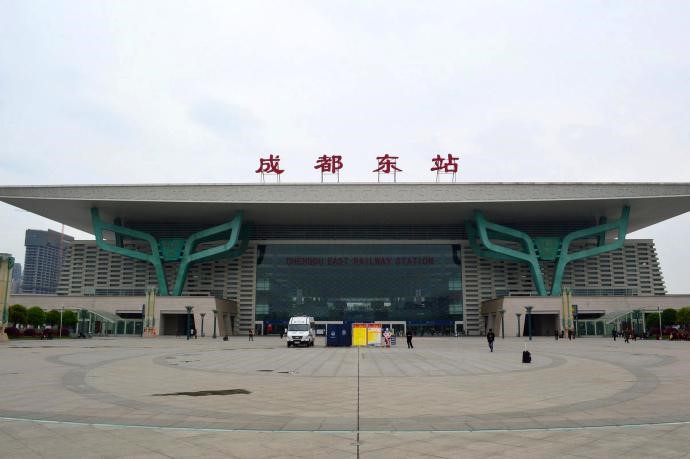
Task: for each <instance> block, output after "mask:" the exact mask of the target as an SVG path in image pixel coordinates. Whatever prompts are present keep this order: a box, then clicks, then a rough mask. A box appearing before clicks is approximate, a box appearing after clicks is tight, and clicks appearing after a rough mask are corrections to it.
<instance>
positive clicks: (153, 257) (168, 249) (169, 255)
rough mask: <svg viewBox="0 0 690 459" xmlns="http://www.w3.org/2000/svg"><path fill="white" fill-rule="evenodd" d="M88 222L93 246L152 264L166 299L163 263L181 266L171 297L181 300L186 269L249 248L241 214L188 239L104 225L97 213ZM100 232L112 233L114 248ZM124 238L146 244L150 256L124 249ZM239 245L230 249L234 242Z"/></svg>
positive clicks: (233, 256) (159, 287)
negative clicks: (203, 246)
mask: <svg viewBox="0 0 690 459" xmlns="http://www.w3.org/2000/svg"><path fill="white" fill-rule="evenodd" d="M91 221H92V223H93V231H94V235H95V236H96V245H97V246H98V247H99V248H100V249H102V250H105V251H108V252H113V253H116V254H118V255H122V256H124V257H130V258H134V259H137V260H141V261H145V262H147V263H151V264H152V265H153V267H154V269H155V271H156V278H157V279H158V291H159V292H160V294H161V295H163V296H167V295H169V294H170V293H169V290H168V284H167V282H166V280H165V269H164V267H163V262H175V261H179V262H180V267H179V270H178V271H177V278H176V279H175V285H174V287H173V291H172V295H173V296H180V295H181V294H182V289H183V288H184V284H185V281H186V279H187V273H188V271H189V266H190V265H192V264H194V263H199V262H203V261H211V260H218V259H222V258H228V259H230V258H235V257H238V256H240V255H242V253H243V252H244V251H245V250H246V248H247V246H248V245H249V237H250V234H249V229H248V228H243V226H242V212H238V213H237V214H235V217H234V218H233V219H232V220H231V221H229V222H227V223H223V224H222V225H218V226H214V227H212V228H207V229H205V230H202V231H199V232H198V233H194V234H192V235H191V236H189V238H187V239H186V240H185V239H179V238H161V239H160V240H157V239H156V238H155V237H153V236H152V235H150V234H148V233H145V232H143V231H138V230H134V229H131V228H126V227H124V226H121V225H118V224H111V223H105V222H104V221H103V220H101V218H100V216H99V213H98V209H97V208H95V207H94V208H92V209H91ZM103 231H111V232H113V233H114V234H115V239H116V244H115V245H113V244H110V243H108V242H106V241H105V239H104V238H103ZM123 237H127V238H129V239H136V240H140V241H144V242H147V243H148V244H149V246H150V248H151V253H150V254H149V253H144V252H139V251H137V250H134V249H129V248H126V247H124V246H123V244H122V240H123ZM224 238H227V241H225V242H224V243H223V244H221V245H218V246H216V247H210V248H207V249H204V250H200V251H198V252H197V251H195V250H196V249H197V247H198V246H199V244H201V243H203V242H208V241H216V240H220V239H224ZM238 240H239V241H240V245H239V246H238V247H237V248H233V247H234V246H235V244H237V241H238Z"/></svg>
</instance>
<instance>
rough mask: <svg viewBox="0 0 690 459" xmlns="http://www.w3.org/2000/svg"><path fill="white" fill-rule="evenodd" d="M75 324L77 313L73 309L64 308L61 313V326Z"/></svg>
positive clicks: (72, 325)
mask: <svg viewBox="0 0 690 459" xmlns="http://www.w3.org/2000/svg"><path fill="white" fill-rule="evenodd" d="M75 325H77V314H76V313H75V312H74V311H70V310H69V309H65V312H63V313H62V326H63V327H74V326H75Z"/></svg>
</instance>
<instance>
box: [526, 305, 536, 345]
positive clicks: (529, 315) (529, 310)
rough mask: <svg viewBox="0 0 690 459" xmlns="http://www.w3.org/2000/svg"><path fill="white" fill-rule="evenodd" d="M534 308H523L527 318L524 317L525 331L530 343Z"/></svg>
mask: <svg viewBox="0 0 690 459" xmlns="http://www.w3.org/2000/svg"><path fill="white" fill-rule="evenodd" d="M533 307H534V306H525V310H526V311H527V317H525V320H526V321H527V331H528V333H529V340H530V341H532V308H533Z"/></svg>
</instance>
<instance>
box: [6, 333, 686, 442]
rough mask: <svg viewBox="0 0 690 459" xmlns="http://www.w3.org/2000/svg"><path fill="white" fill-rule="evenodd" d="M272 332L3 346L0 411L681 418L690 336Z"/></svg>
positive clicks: (388, 421)
mask: <svg viewBox="0 0 690 459" xmlns="http://www.w3.org/2000/svg"><path fill="white" fill-rule="evenodd" d="M284 343H285V342H284V341H281V340H280V339H279V338H277V337H257V338H256V340H255V341H253V342H247V341H246V340H245V339H241V338H239V337H236V338H232V339H230V341H228V342H223V341H221V340H212V339H210V338H206V339H203V338H201V339H198V340H194V341H187V340H182V339H172V338H158V339H152V340H142V339H133V338H124V339H97V338H94V339H91V340H84V341H82V340H70V341H61V342H57V341H51V342H41V341H21V342H10V343H9V344H7V345H3V347H0V356H1V357H2V362H3V368H2V370H0V383H1V384H2V386H3V391H4V394H5V396H6V397H4V398H3V402H2V404H1V405H0V417H4V418H12V419H32V420H50V421H58V422H78V423H87V424H108V425H126V426H151V427H176V428H190V429H227V430H258V431H348V432H352V431H363V432H366V431H371V432H379V431H416V432H422V431H429V432H433V431H486V430H524V429H537V430H540V429H542V430H543V429H555V428H556V429H557V428H583V427H585V428H587V427H597V426H616V425H630V424H663V423H669V422H688V421H690V401H687V400H686V399H685V398H683V397H680V398H679V397H678V394H679V393H681V391H682V390H684V387H685V381H687V379H688V376H690V365H689V364H688V363H687V362H688V361H690V359H688V357H689V356H690V350H689V349H688V346H687V344H686V343H668V342H657V341H648V342H643V341H638V342H635V343H630V344H625V343H622V342H620V341H617V342H613V341H610V340H606V339H599V338H594V339H579V340H576V341H567V340H565V341H564V340H561V341H557V342H555V341H554V340H550V339H546V338H538V339H536V340H535V341H533V342H531V343H529V344H528V346H529V349H530V351H531V352H532V354H533V361H532V363H531V364H529V365H526V364H522V363H521V361H520V358H521V353H522V350H523V348H524V346H525V342H524V341H523V340H522V339H518V338H512V339H506V340H500V339H499V340H497V343H496V351H495V352H493V353H490V352H489V350H488V347H487V346H486V342H485V340H483V339H480V338H462V339H459V340H458V339H455V338H426V339H424V338H421V339H415V349H412V350H408V349H407V348H406V347H402V346H397V347H393V348H391V349H380V348H359V349H358V348H325V347H323V346H318V345H317V346H315V347H313V348H296V349H295V348H286V347H285V344H284Z"/></svg>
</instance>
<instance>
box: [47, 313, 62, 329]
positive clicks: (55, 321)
mask: <svg viewBox="0 0 690 459" xmlns="http://www.w3.org/2000/svg"><path fill="white" fill-rule="evenodd" d="M46 323H47V324H48V325H52V326H55V325H60V311H58V310H56V309H51V310H50V311H48V312H47V313H46Z"/></svg>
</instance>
